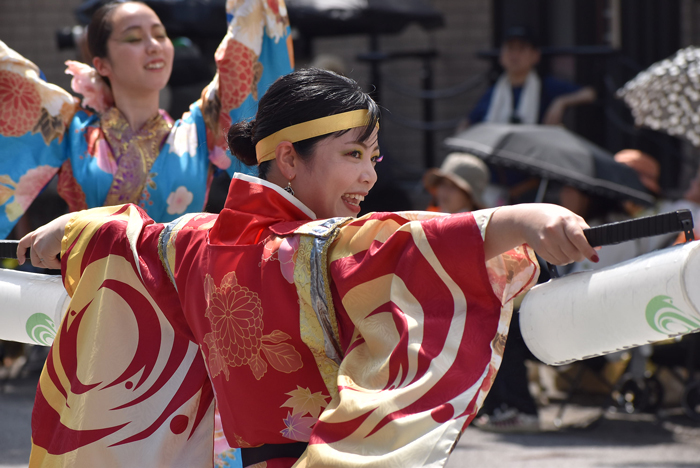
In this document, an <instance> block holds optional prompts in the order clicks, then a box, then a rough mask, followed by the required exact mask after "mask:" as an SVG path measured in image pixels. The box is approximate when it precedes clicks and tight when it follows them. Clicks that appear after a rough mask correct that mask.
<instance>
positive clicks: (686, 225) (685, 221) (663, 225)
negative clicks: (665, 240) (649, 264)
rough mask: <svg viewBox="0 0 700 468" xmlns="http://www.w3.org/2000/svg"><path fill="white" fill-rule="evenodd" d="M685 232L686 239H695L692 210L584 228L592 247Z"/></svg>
mask: <svg viewBox="0 0 700 468" xmlns="http://www.w3.org/2000/svg"><path fill="white" fill-rule="evenodd" d="M681 231H682V232H685V238H686V241H689V240H693V239H694V236H693V215H692V214H691V213H690V210H679V211H672V212H670V213H662V214H658V215H654V216H646V217H644V218H637V219H630V220H628V221H620V222H619V223H610V224H603V225H602V226H596V227H592V228H590V229H584V231H583V233H584V235H585V236H586V239H587V240H588V243H589V244H591V247H598V246H601V245H611V244H619V243H620V242H625V241H629V240H634V239H639V238H641V237H651V236H658V235H661V234H669V233H672V232H681Z"/></svg>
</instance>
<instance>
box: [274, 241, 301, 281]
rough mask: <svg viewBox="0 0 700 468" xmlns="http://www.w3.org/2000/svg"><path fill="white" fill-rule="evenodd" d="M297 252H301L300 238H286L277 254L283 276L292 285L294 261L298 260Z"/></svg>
mask: <svg viewBox="0 0 700 468" xmlns="http://www.w3.org/2000/svg"><path fill="white" fill-rule="evenodd" d="M297 250H299V237H298V236H293V237H285V238H284V240H283V241H282V243H281V244H280V247H279V252H278V254H277V257H278V258H279V261H280V270H281V271H282V276H284V279H286V280H287V281H288V282H289V283H290V284H293V283H294V261H295V260H296V255H297Z"/></svg>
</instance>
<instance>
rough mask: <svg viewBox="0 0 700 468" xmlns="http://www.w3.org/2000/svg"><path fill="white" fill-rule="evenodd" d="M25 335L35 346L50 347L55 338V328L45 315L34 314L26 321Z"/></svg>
mask: <svg viewBox="0 0 700 468" xmlns="http://www.w3.org/2000/svg"><path fill="white" fill-rule="evenodd" d="M26 327H27V335H29V338H31V339H32V341H34V342H35V343H36V344H40V345H44V346H51V343H53V340H54V338H56V326H55V325H54V323H53V320H51V318H50V317H49V316H48V315H46V314H34V315H32V316H30V317H29V318H28V319H27V324H26Z"/></svg>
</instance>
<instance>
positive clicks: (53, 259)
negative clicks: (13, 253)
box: [17, 213, 75, 270]
mask: <svg viewBox="0 0 700 468" xmlns="http://www.w3.org/2000/svg"><path fill="white" fill-rule="evenodd" d="M74 215H75V213H68V214H65V215H63V216H60V217H58V218H56V219H54V220H53V221H51V222H50V223H48V224H45V225H43V226H41V227H40V228H38V229H36V230H35V231H32V232H30V233H29V234H27V235H26V236H24V237H23V238H22V239H21V240H20V241H19V244H18V245H17V260H18V261H19V264H20V265H23V264H24V262H25V260H26V259H27V258H26V252H27V249H28V248H30V247H31V252H30V257H31V258H30V259H29V260H30V261H31V262H32V265H34V266H35V267H38V268H51V269H55V270H58V269H60V268H61V260H60V259H59V258H58V256H59V255H60V254H61V241H62V240H63V234H64V232H65V230H66V224H68V221H69V220H70V219H71V217H73V216H74Z"/></svg>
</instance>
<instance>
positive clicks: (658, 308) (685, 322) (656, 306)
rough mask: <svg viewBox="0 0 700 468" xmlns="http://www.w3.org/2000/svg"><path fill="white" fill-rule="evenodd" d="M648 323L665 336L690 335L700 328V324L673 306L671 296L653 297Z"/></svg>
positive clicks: (649, 305) (648, 306)
mask: <svg viewBox="0 0 700 468" xmlns="http://www.w3.org/2000/svg"><path fill="white" fill-rule="evenodd" d="M646 317H647V323H648V324H649V326H650V327H651V328H653V329H654V330H656V331H657V332H659V333H663V334H664V335H678V334H680V333H690V332H692V331H695V330H697V329H698V328H700V322H699V321H698V320H697V318H695V317H690V316H688V314H686V313H685V312H683V311H682V310H681V309H679V308H678V307H676V306H675V305H673V299H671V298H670V297H669V296H656V297H653V298H652V299H651V300H650V301H649V303H648V304H647V309H646Z"/></svg>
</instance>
